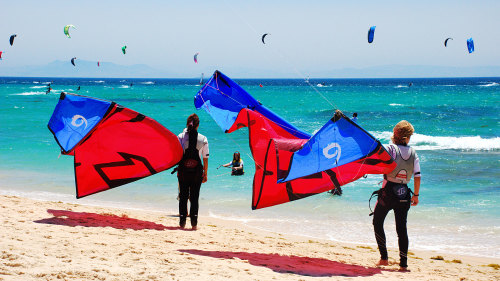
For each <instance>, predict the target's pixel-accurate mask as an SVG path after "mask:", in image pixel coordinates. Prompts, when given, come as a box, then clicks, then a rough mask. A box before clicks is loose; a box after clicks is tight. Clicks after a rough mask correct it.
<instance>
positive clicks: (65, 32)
mask: <svg viewBox="0 0 500 281" xmlns="http://www.w3.org/2000/svg"><path fill="white" fill-rule="evenodd" d="M70 27H73V28H74V29H76V27H75V26H74V25H72V24H68V25H66V26H64V34H65V35H66V37H68V38H71V36H70V35H69V28H70Z"/></svg>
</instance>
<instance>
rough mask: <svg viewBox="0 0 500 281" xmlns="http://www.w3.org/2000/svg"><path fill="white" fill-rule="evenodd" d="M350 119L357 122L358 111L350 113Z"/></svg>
mask: <svg viewBox="0 0 500 281" xmlns="http://www.w3.org/2000/svg"><path fill="white" fill-rule="evenodd" d="M351 120H352V121H353V122H356V123H358V113H357V112H354V113H353V114H352V118H351Z"/></svg>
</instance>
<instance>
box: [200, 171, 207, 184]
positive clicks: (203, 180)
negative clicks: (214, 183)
mask: <svg viewBox="0 0 500 281" xmlns="http://www.w3.org/2000/svg"><path fill="white" fill-rule="evenodd" d="M201 182H202V183H206V182H207V174H206V173H203V179H202V180H201Z"/></svg>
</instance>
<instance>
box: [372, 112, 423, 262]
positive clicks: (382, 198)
mask: <svg viewBox="0 0 500 281" xmlns="http://www.w3.org/2000/svg"><path fill="white" fill-rule="evenodd" d="M414 131H415V130H414V128H413V126H412V125H411V124H410V122H408V121H406V120H402V121H400V122H399V123H398V124H396V126H394V129H393V136H392V142H393V144H391V145H389V146H388V147H387V150H388V152H389V153H390V154H391V156H392V158H394V160H395V161H396V164H397V166H396V168H395V169H394V170H393V171H392V172H390V173H388V174H384V183H383V185H382V189H380V190H379V193H378V194H379V196H378V200H377V205H376V206H375V210H374V212H373V229H374V231H375V239H376V240H377V245H378V249H379V252H380V261H379V262H378V263H377V265H388V264H389V261H388V255H387V247H386V240H385V233H384V220H385V217H386V216H387V213H389V211H390V210H394V217H395V219H396V232H397V234H398V243H399V257H400V262H399V266H400V271H407V270H408V269H407V268H408V264H407V259H408V258H407V255H408V232H407V229H406V219H407V217H408V211H409V209H410V205H411V206H416V205H417V204H418V196H419V191H420V164H419V159H418V155H417V153H416V152H415V149H414V148H413V147H410V146H409V145H408V143H409V142H410V137H411V135H412V134H413V132H414ZM412 176H413V177H414V179H413V185H414V191H413V192H412V191H411V190H410V189H409V188H408V185H407V184H408V183H409V182H410V180H411V178H412ZM411 193H413V196H412V194H411Z"/></svg>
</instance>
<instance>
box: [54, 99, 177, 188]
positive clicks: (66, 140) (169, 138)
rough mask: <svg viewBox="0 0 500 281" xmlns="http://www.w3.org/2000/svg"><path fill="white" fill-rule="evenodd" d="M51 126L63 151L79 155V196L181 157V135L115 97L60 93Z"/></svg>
mask: <svg viewBox="0 0 500 281" xmlns="http://www.w3.org/2000/svg"><path fill="white" fill-rule="evenodd" d="M48 127H49V130H50V131H51V132H52V133H53V134H54V137H55V139H56V141H57V143H58V144H59V146H60V147H61V152H62V153H63V154H68V155H73V156H74V166H75V181H76V197H77V198H81V197H84V196H87V195H90V194H94V193H97V192H100V191H104V190H108V189H110V188H114V187H117V186H120V185H124V184H127V183H130V182H133V181H136V180H139V179H142V178H145V177H147V176H150V175H153V174H156V173H158V172H161V171H163V170H166V169H168V168H170V167H172V166H174V165H175V164H177V162H179V161H180V159H181V158H182V153H183V150H182V147H181V144H180V142H179V140H178V138H177V136H176V135H174V134H173V133H172V132H170V131H169V130H168V129H166V128H165V127H163V126H162V125H160V124H159V123H158V122H156V121H155V120H153V119H151V118H149V117H147V116H144V115H142V114H140V113H138V112H135V111H133V110H130V109H128V108H125V107H122V106H120V105H118V104H116V103H114V102H111V101H105V100H100V99H95V98H90V97H85V96H79V95H75V94H69V93H61V96H60V98H59V102H58V104H57V106H56V108H55V109H54V113H53V114H52V117H51V118H50V121H49V124H48Z"/></svg>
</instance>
